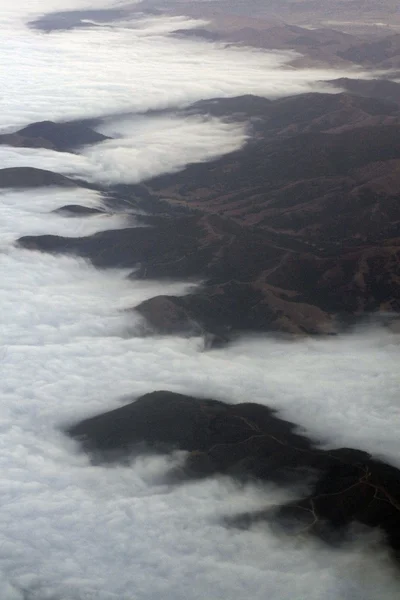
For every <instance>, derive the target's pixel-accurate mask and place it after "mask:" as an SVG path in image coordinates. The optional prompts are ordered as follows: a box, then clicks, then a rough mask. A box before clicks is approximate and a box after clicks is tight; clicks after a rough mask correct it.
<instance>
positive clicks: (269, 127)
mask: <svg viewBox="0 0 400 600" xmlns="http://www.w3.org/2000/svg"><path fill="white" fill-rule="evenodd" d="M207 4H208V5H209V6H208V9H204V10H206V11H207V10H208V11H210V10H211V11H212V5H213V3H212V2H210V3H207ZM271 4H274V3H271ZM299 4H302V7H303V12H302V15H303V20H304V19H305V17H304V6H305V4H307V6H308V10H309V11H310V14H311V12H312V11H313V10H314V8H315V7H316V3H315V2H307V3H299ZM338 4H342V3H338V2H336V3H333V4H332V19H334V18H335V15H336V14H337V6H338ZM367 4H368V3H367ZM351 5H352V6H353V8H354V6H355V5H358V3H357V2H355V3H351ZM235 6H236V9H237V11H238V10H239V9H240V6H242V7H243V6H244V5H243V4H242V3H240V2H237V3H235ZM277 6H278V5H277ZM368 6H370V12H371V14H374V15H375V12H378V11H377V10H376V11H375V9H374V7H373V5H372V4H370V5H369V4H368ZM282 7H286V9H287V10H289V9H290V7H293V3H288V2H283V3H282ZM170 10H171V11H172V12H173V10H174V9H173V6H172V7H171V8H170ZM243 10H245V8H243ZM347 10H349V11H350V12H351V10H352V9H351V7H350V8H348V9H347ZM106 12H107V15H105V14H103V12H102V11H94V12H90V14H88V13H81V12H79V11H78V12H76V13H55V14H53V15H50V16H46V18H45V19H38V20H37V21H36V22H35V23H33V24H32V26H33V27H36V28H39V29H44V30H45V31H53V30H54V29H63V28H71V27H79V26H80V23H81V19H82V18H83V17H85V18H93V19H96V20H100V21H102V20H103V17H104V21H107V20H110V14H109V11H106ZM294 12H295V13H296V11H294ZM188 14H190V11H189V10H188ZM192 14H193V11H192ZM279 14H281V13H279ZM125 16H126V12H124V11H122V12H121V11H119V10H116V11H113V15H112V18H115V19H116V20H118V19H120V18H123V17H125ZM194 16H200V14H198V15H196V14H194ZM267 16H268V15H267ZM267 16H266V17H265V19H266V18H267ZM268 18H270V22H269V25H268V27H267V26H266V22H265V21H264V22H263V23H259V26H257V24H256V23H255V22H254V21H255V19H254V21H253V22H250V20H249V19H247V21H246V23H245V26H243V25H244V23H243V18H242V17H241V18H240V19H238V21H237V24H235V22H234V21H235V19H234V18H233V17H232V16H231V17H230V19H227V17H224V18H222V17H221V18H219V17H216V23H217V24H218V23H219V25H218V26H217V25H215V24H214V26H213V27H210V28H204V29H198V30H193V31H191V32H190V35H197V36H198V35H200V36H202V37H206V38H208V39H214V40H222V41H226V42H234V43H237V42H242V43H250V41H251V44H252V45H254V46H257V47H263V48H269V47H270V48H281V49H289V48H290V49H293V48H294V49H296V50H298V51H300V52H301V53H302V54H303V55H304V56H305V57H306V58H305V59H304V60H306V61H315V62H314V64H315V63H317V62H322V63H324V62H327V63H329V64H338V65H340V64H346V65H348V64H352V65H364V66H366V67H377V68H383V67H385V65H386V66H388V65H389V66H391V67H395V66H396V64H397V61H398V57H399V56H400V54H399V48H400V46H399V45H398V35H397V34H393V35H391V36H389V37H388V38H387V39H384V40H382V39H379V40H375V39H370V38H368V39H364V38H362V36H361V37H359V36H356V35H354V33H351V34H349V33H344V32H338V31H335V30H333V29H326V28H325V29H322V28H317V29H306V27H305V26H306V25H307V23H306V22H304V23H302V26H299V25H298V24H291V25H287V24H285V23H281V22H280V21H279V18H278V17H273V15H269V16H268ZM371 19H372V17H371ZM228 21H229V23H228ZM371 22H372V21H371ZM238 23H240V25H241V27H238ZM228 25H229V26H228ZM364 33H365V32H364ZM176 35H188V33H187V32H178V33H177V34H176ZM367 37H368V36H367ZM296 60H297V59H296ZM301 60H303V59H301ZM300 62H301V61H300ZM300 62H299V63H298V64H300ZM399 64H400V63H399ZM330 84H331V85H332V86H333V88H335V90H333V89H332V93H309V94H302V95H297V96H291V97H286V98H283V99H278V100H268V99H265V98H259V97H255V96H242V97H236V98H215V99H213V100H207V101H201V102H198V103H196V104H193V105H191V106H188V107H186V108H184V109H181V110H179V111H178V110H177V111H175V114H179V116H182V117H185V116H188V115H189V116H190V115H202V116H203V117H204V118H205V119H207V118H209V117H210V116H213V117H218V118H222V119H224V120H226V121H228V122H237V121H240V122H242V123H245V124H246V125H247V130H248V141H247V143H246V144H245V145H244V146H243V147H242V148H241V149H240V150H237V151H235V152H232V153H230V154H227V155H225V156H223V157H221V158H219V159H215V160H213V161H211V162H208V163H200V164H191V165H189V166H187V167H186V168H184V169H183V170H181V171H180V172H178V173H171V174H165V175H162V176H159V177H156V178H152V179H149V180H147V181H144V182H142V183H141V184H139V185H122V184H121V185H110V186H108V187H107V186H103V187H100V186H96V188H95V189H97V190H100V191H101V192H103V195H104V208H101V209H97V208H87V207H83V206H80V205H79V204H69V205H66V206H64V207H61V209H58V210H60V211H62V212H63V213H64V214H67V215H68V216H71V217H73V216H74V215H80V216H87V218H90V217H91V216H92V215H93V214H97V213H98V212H103V211H104V212H107V210H109V211H114V210H118V211H119V212H122V213H123V212H124V211H125V212H126V215H127V222H126V226H125V228H123V229H117V230H110V231H101V232H99V233H95V234H93V235H88V236H84V237H70V238H69V237H63V236H58V235H39V236H37V235H30V236H24V237H21V238H20V239H19V240H18V242H17V243H18V244H19V245H20V246H21V247H23V248H26V249H29V250H32V251H40V252H51V253H65V254H74V255H79V256H81V257H84V258H85V259H87V260H89V261H91V263H92V264H93V265H94V266H96V267H98V268H101V269H111V268H116V267H119V268H124V269H128V270H129V271H130V274H129V277H131V278H132V279H138V278H142V279H153V280H157V281H160V280H180V281H182V280H186V281H188V282H192V283H193V286H192V288H191V291H190V293H187V294H186V295H184V296H172V295H166V294H162V295H159V296H156V297H154V298H150V299H148V300H146V301H144V302H142V303H140V304H139V305H138V306H132V307H131V308H130V309H128V313H131V312H133V311H135V312H136V313H139V314H140V315H141V316H142V317H143V318H144V320H145V321H147V323H148V325H149V330H146V334H148V333H149V332H150V334H151V333H153V332H154V333H157V334H162V335H169V334H181V335H185V336H190V335H196V336H200V335H202V336H203V337H204V339H205V346H206V349H209V348H215V347H218V346H222V345H224V344H227V343H229V341H230V340H231V339H232V337H234V336H236V335H240V334H241V333H243V332H253V333H254V332H273V333H274V334H280V335H282V334H283V335H287V336H289V335H290V336H293V335H319V336H323V335H334V334H336V333H337V332H339V331H341V330H342V329H343V328H345V327H348V326H349V325H352V324H354V323H355V322H357V321H358V320H360V319H363V318H368V317H369V316H370V315H374V314H376V315H382V314H383V315H386V316H387V318H388V319H389V322H390V320H391V318H393V320H394V319H397V318H398V315H399V312H400V208H399V202H400V192H399V189H400V84H398V83H396V82H395V81H389V80H385V79H371V80H368V81H367V80H365V81H364V80H357V79H351V78H341V79H337V80H334V81H331V82H330ZM338 89H340V90H342V91H341V92H340V93H333V92H334V91H335V92H337V91H338ZM93 127H94V126H93ZM93 127H92V126H91V124H90V123H88V122H78V121H76V122H65V123H53V122H50V121H44V122H40V123H33V124H31V125H29V126H28V127H25V128H23V129H21V130H19V131H17V132H14V133H4V134H3V135H1V136H0V144H3V145H8V146H14V147H27V148H48V149H51V150H54V151H58V152H65V151H69V152H75V151H78V150H79V148H80V147H82V146H84V145H87V144H96V143H99V142H102V141H104V140H106V139H108V138H107V137H106V136H104V135H102V134H99V133H98V132H96V130H95V128H93ZM52 185H57V186H63V187H70V188H73V187H77V186H83V187H92V188H94V187H95V186H93V185H91V184H89V183H88V182H85V181H81V180H76V179H71V178H68V177H65V176H63V175H60V174H58V173H53V172H51V171H46V170H42V169H35V168H30V167H18V168H6V169H1V170H0V187H2V188H30V187H40V186H52ZM128 206H129V210H128V208H127V207H128ZM133 210H135V211H136V212H137V215H136V222H135V226H132V225H131V224H130V223H129V219H128V215H131V214H132V211H133ZM132 400H133V401H132V402H131V403H129V404H127V405H125V406H121V407H119V408H117V409H115V410H112V411H109V412H107V413H103V414H99V415H97V416H94V417H91V418H88V419H85V420H81V421H79V422H77V423H76V422H75V423H68V424H67V426H66V427H65V428H64V433H66V434H67V435H69V436H71V437H72V438H74V439H75V440H76V441H77V443H79V444H80V447H81V448H83V449H84V450H85V451H86V452H87V453H88V454H89V455H90V456H91V458H92V461H93V463H94V464H99V463H102V462H107V461H109V462H112V461H121V460H122V461H128V462H129V461H131V460H132V459H134V458H135V457H136V456H138V455H139V454H142V453H172V452H175V451H177V450H178V451H181V452H182V453H183V454H182V456H183V458H182V460H181V462H180V464H179V466H177V467H174V468H173V469H172V470H171V471H170V472H168V473H166V474H165V478H166V480H167V481H168V482H169V483H171V484H182V483H184V482H187V481H190V480H193V479H198V478H206V477H210V476H213V475H225V476H229V477H232V478H234V479H236V480H238V481H241V482H243V481H244V482H248V481H252V482H257V483H260V482H267V481H268V482H271V481H272V482H274V483H277V484H279V485H282V486H286V487H288V488H289V487H290V490H291V492H293V489H296V490H298V498H297V499H296V500H293V501H290V502H287V503H286V504H281V505H278V506H274V507H272V508H271V507H269V508H268V509H267V508H266V509H265V510H261V511H258V512H254V513H252V512H249V513H245V514H238V515H236V516H235V517H234V518H230V519H227V521H226V522H227V524H229V525H234V526H248V525H251V524H252V523H254V522H255V521H260V520H266V521H269V522H273V523H275V524H279V526H280V527H282V528H283V529H284V530H285V531H286V532H291V533H293V532H294V533H296V534H297V533H304V532H307V533H310V534H316V535H318V536H320V537H321V538H323V539H324V540H327V541H330V542H335V543H336V542H338V541H340V540H345V539H346V535H347V532H348V530H349V528H350V526H353V525H354V524H355V523H356V524H359V525H362V526H368V527H372V528H376V529H378V530H380V531H381V533H382V534H383V536H384V538H385V539H386V541H387V542H388V544H389V545H390V546H391V548H392V550H393V553H394V555H395V556H396V558H397V559H398V558H399V550H400V534H399V525H400V500H399V497H400V472H399V470H398V469H396V468H395V467H394V466H392V465H390V464H387V463H385V462H383V461H380V460H378V459H377V458H375V457H373V456H371V455H369V454H368V453H366V452H364V451H361V450H358V449H356V448H342V447H340V448H330V449H326V447H324V446H323V444H324V440H313V439H310V438H309V437H306V436H305V435H304V432H302V431H300V430H298V428H297V427H296V426H295V425H294V424H293V423H290V422H288V421H286V420H284V419H282V418H281V417H280V416H279V414H278V413H276V412H275V411H274V410H273V409H270V408H269V407H267V406H262V405H259V404H255V403H251V402H245V403H240V404H229V403H225V402H222V401H220V400H214V399H208V398H206V399H204V398H197V397H192V396H188V395H182V394H177V393H174V392H169V391H156V392H152V393H149V394H146V395H144V396H141V397H139V398H133V399H132ZM294 486H295V487H294Z"/></svg>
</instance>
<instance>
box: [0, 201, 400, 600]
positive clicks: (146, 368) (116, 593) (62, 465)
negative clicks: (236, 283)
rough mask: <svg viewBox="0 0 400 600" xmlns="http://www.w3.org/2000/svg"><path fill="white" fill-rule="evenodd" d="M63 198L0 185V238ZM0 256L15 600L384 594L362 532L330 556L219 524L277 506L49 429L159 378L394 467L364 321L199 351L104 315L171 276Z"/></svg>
mask: <svg viewBox="0 0 400 600" xmlns="http://www.w3.org/2000/svg"><path fill="white" fill-rule="evenodd" d="M67 193H69V192H65V191H62V192H61V191H59V192H57V194H56V195H57V196H58V200H57V201H56V199H55V197H53V198H52V193H51V190H49V191H46V193H44V194H43V198H42V200H40V201H39V200H38V198H39V197H40V194H38V195H37V197H35V195H32V193H31V192H30V191H26V192H18V193H16V194H15V193H7V194H6V202H1V203H0V223H1V225H0V227H1V228H2V231H1V233H2V234H3V232H5V233H6V234H7V235H9V232H10V231H11V230H12V228H13V227H15V231H16V232H17V233H20V232H21V230H22V229H24V232H28V231H29V230H31V229H33V230H34V229H35V227H36V217H37V216H38V214H40V212H41V211H43V210H44V209H45V208H46V207H48V208H50V207H51V208H53V207H55V205H56V204H57V203H58V202H60V203H63V202H64V201H65V198H64V197H62V196H64V195H65V194H67ZM35 194H36V192H35ZM78 194H83V196H82V202H85V199H86V201H88V200H89V203H90V202H93V201H94V202H96V201H97V199H96V197H94V196H90V195H91V192H87V191H86V190H83V191H82V190H79V192H78ZM87 194H89V196H88V195H87ZM12 195H13V196H14V197H13V198H11V196H12ZM51 198H52V199H51ZM50 199H51V200H50ZM77 199H79V197H78V198H77ZM38 202H39V203H38ZM11 206H12V207H13V210H12V211H11V210H10V207H11ZM52 218H53V217H52ZM54 219H57V220H58V222H59V223H60V225H61V224H62V223H64V224H65V226H69V225H68V223H69V222H70V220H67V219H63V218H62V217H60V216H57V217H55V216H54ZM13 220H14V225H13V222H12V221H13ZM78 220H79V219H78ZM82 221H84V219H82ZM21 222H22V223H23V224H24V225H23V227H22V226H21V225H20V223H21ZM44 223H45V221H44ZM45 224H46V227H48V226H49V223H45ZM7 232H8V233H7ZM1 256H2V259H1V262H0V268H1V273H0V276H1V281H2V286H1V291H0V305H1V307H2V310H1V313H0V331H1V335H2V350H1V358H0V360H1V367H2V377H1V378H0V395H1V398H2V415H1V420H0V429H1V437H0V467H1V468H0V472H1V489H2V511H1V512H0V543H1V544H0V547H1V549H2V551H1V553H0V572H1V571H2V572H3V573H4V578H5V582H7V583H5V584H4V585H6V584H7V585H8V586H12V587H13V588H14V590H15V593H14V592H13V593H14V597H15V598H18V600H19V598H20V597H22V596H18V594H22V591H24V590H25V591H28V592H29V593H31V594H32V596H29V595H28V596H27V597H28V598H32V599H33V598H36V597H40V598H43V599H45V600H50V599H51V600H54V599H56V600H83V599H85V600H86V599H87V598H93V600H94V599H96V600H110V599H114V598H118V600H121V599H122V600H131V598H132V594H134V596H133V597H135V598H137V599H138V600H150V599H154V598H161V597H162V598H166V599H168V600H183V599H184V600H198V599H200V598H201V599H203V598H206V597H207V598H208V597H212V598H232V597H235V598H237V599H238V600H242V599H243V600H244V599H245V598H248V597H249V596H251V597H252V598H254V599H255V600H258V599H259V600H261V599H263V598H265V597H266V596H268V597H269V598H271V599H272V600H282V599H283V598H288V599H289V598H290V599H291V600H293V599H295V600H300V599H303V598H304V597H307V598H309V599H310V600H319V599H320V598H321V597H323V598H324V599H325V598H326V599H328V600H338V599H339V598H340V599H342V598H347V599H349V600H350V599H351V600H373V599H375V598H376V597H377V596H379V597H380V598H383V599H384V600H392V598H393V599H394V598H396V597H397V595H396V594H397V589H396V588H397V580H396V577H395V576H394V574H393V573H392V571H391V567H390V563H389V562H388V558H387V556H386V554H385V552H384V551H383V550H382V549H380V547H379V545H376V543H377V542H376V541H374V540H375V538H372V539H371V538H369V537H368V536H367V537H365V535H361V537H359V539H358V541H357V539H356V541H355V542H354V543H353V544H352V545H350V546H348V547H346V548H344V549H342V550H340V551H339V550H334V549H330V548H328V547H325V546H322V545H320V544H318V543H316V542H313V541H310V540H307V539H304V540H303V541H302V540H300V539H297V538H296V539H293V538H290V537H288V538H282V537H281V536H277V534H276V532H275V533H274V532H273V531H271V530H269V528H268V527H267V526H262V527H259V528H257V529H255V530H250V531H247V532H243V531H236V530H229V529H226V528H225V527H223V526H222V524H221V523H220V521H219V519H220V518H221V517H222V516H224V515H226V514H234V513H236V512H241V511H243V510H249V509H252V508H254V509H256V508H260V507H264V506H266V505H271V504H274V503H275V502H278V501H281V500H282V499H283V498H284V497H285V495H284V494H283V492H282V491H281V490H280V489H278V488H274V487H273V486H267V487H251V486H250V487H246V488H244V489H237V488H236V487H235V486H234V485H233V484H231V483H229V482H228V481H226V480H224V479H223V478H222V479H216V480H213V481H207V482H199V483H196V484H193V485H188V486H182V487H178V488H169V487H168V486H166V485H165V484H163V483H162V482H161V480H160V478H159V475H160V474H162V473H163V472H164V471H165V469H166V468H167V467H168V465H167V463H166V460H165V459H143V460H141V461H138V462H137V463H135V464H134V465H132V466H128V467H127V466H125V467H123V466H118V467H112V468H107V467H93V466H91V465H90V464H89V462H88V460H87V458H86V456H85V455H83V454H81V453H79V452H78V449H77V447H76V446H75V444H74V443H73V442H72V441H70V440H68V439H66V438H64V436H63V435H62V434H61V432H60V431H59V427H60V426H61V425H63V424H64V423H69V422H72V421H74V420H77V419H79V418H82V417H85V416H88V415H91V414H95V413H98V412H101V411H104V410H107V409H110V408H112V407H115V406H118V405H119V403H120V402H121V401H122V400H121V398H122V397H123V396H125V395H127V394H133V395H134V396H135V395H138V394H141V393H144V392H147V391H150V390H154V389H162V388H164V389H165V388H166V389H172V390H177V391H184V392H186V393H194V394H199V395H207V396H213V397H216V398H222V399H224V400H228V401H231V402H240V401H246V400H250V401H256V402H261V403H265V404H269V405H271V406H274V407H276V408H278V409H280V410H281V411H282V415H284V416H285V417H288V418H290V419H293V420H294V421H296V422H297V423H299V425H301V426H304V427H305V428H306V430H307V432H308V433H309V434H311V435H313V436H315V437H316V438H322V439H324V440H327V441H328V442H329V443H330V444H331V445H333V446H336V445H341V444H345V445H355V446H358V447H360V448H365V449H367V450H370V451H373V452H377V453H379V454H381V455H383V456H385V457H387V458H389V459H390V460H392V461H393V462H398V428H397V420H396V419H395V418H394V417H395V415H396V414H397V400H398V398H397V391H398V383H399V382H398V375H397V374H396V373H397V364H398V360H399V353H400V346H399V338H398V336H395V335H392V334H390V333H389V332H388V331H386V330H383V329H379V328H377V329H374V328H372V329H367V330H363V331H361V330H360V331H359V332H358V333H354V334H353V335H351V336H350V335H349V336H341V337H338V338H329V339H326V340H322V339H320V340H318V339H312V340H298V341H297V342H288V341H283V340H279V339H276V338H271V337H268V336H259V337H254V338H250V339H243V340H241V341H240V342H237V343H236V344H234V345H233V346H232V347H230V348H227V349H223V350H218V351H213V352H211V353H209V352H203V351H202V342H201V340H200V339H197V338H192V339H182V338H178V337H157V336H156V337H147V338H141V337H138V336H135V335H134V333H135V330H137V327H138V326H139V325H140V322H139V320H138V319H137V317H135V316H134V315H129V314H127V313H125V312H121V309H124V308H127V307H129V306H132V305H134V304H136V303H137V302H139V301H140V300H142V299H144V298H146V297H150V296H152V295H154V294H157V293H179V292H183V291H185V289H186V286H185V285H184V284H179V283H177V284H166V283H157V282H153V283H151V282H147V281H138V282H132V281H129V280H127V279H126V278H125V275H126V272H125V271H118V270H117V271H96V270H95V269H93V268H92V267H91V266H90V265H88V264H87V263H85V262H84V261H82V260H79V259H75V258H72V257H54V256H48V255H44V254H38V253H35V252H28V251H25V250H22V249H18V248H15V247H13V246H8V247H7V248H4V249H3V253H2V255H1ZM129 328H130V330H131V333H132V334H133V335H132V336H131V337H126V332H127V330H128V329H129ZM383 431H384V432H385V435H384V436H383V435H382V432H383ZM4 589H7V588H4ZM8 590H11V588H10V587H9V588H8ZM7 593H9V597H10V599H11V598H13V595H12V593H11V591H9V592H7ZM35 594H36V595H35ZM3 597H4V595H3Z"/></svg>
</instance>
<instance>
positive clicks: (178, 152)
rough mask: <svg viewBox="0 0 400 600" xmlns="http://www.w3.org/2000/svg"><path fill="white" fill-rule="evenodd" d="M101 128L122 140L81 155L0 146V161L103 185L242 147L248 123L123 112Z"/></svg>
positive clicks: (143, 176) (134, 180) (137, 178)
mask: <svg viewBox="0 0 400 600" xmlns="http://www.w3.org/2000/svg"><path fill="white" fill-rule="evenodd" d="M99 130H101V131H102V132H103V133H105V134H107V135H111V136H118V139H115V140H110V141H106V142H102V143H101V144H95V145H93V146H88V147H86V148H85V149H83V150H82V153H81V154H79V155H77V154H71V153H67V152H62V153H61V152H55V151H53V150H47V149H36V148H10V147H7V146H0V163H1V165H2V167H3V168H5V167H20V166H30V167H36V168H42V169H48V170H50V171H56V172H59V173H62V174H64V175H69V176H74V177H79V178H84V179H86V180H89V181H92V182H96V183H101V184H104V185H108V184H113V183H138V182H139V181H142V180H143V179H147V178H149V177H154V176H156V175H160V174H162V173H166V172H173V171H177V170H179V169H182V168H183V167H184V166H185V165H187V164H188V163H190V162H201V161H205V160H211V159H212V158H216V157H218V156H220V155H222V154H226V153H227V152H232V151H234V150H237V149H239V148H240V147H241V146H242V145H243V144H244V142H245V140H246V139H247V136H246V133H245V127H244V126H243V125H240V124H228V123H224V122H222V121H220V120H219V119H203V118H200V117H190V118H178V117H172V116H163V117H144V116H138V117H124V118H122V117H121V118H117V119H115V120H110V121H108V122H107V125H106V126H103V127H101V128H100V129H99ZM121 136H122V137H121Z"/></svg>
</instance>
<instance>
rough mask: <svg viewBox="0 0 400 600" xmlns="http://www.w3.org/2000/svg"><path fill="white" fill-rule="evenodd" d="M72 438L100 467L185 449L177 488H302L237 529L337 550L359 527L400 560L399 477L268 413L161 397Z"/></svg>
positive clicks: (80, 426)
mask: <svg viewBox="0 0 400 600" xmlns="http://www.w3.org/2000/svg"><path fill="white" fill-rule="evenodd" d="M67 432H68V433H69V435H71V436H72V437H74V438H76V439H77V440H79V441H80V443H81V444H82V446H83V448H84V449H85V450H86V451H87V452H89V453H90V454H91V456H92V458H93V460H94V462H95V463H97V462H99V461H100V462H101V461H112V460H125V459H127V458H129V457H132V456H135V455H137V454H140V453H143V452H164V453H165V452H171V451H173V450H177V449H179V450H185V451H186V452H187V454H186V456H185V458H184V461H183V463H182V464H181V465H180V466H178V467H174V468H173V469H172V471H171V472H170V473H168V474H166V476H167V477H168V479H169V481H171V482H175V483H178V482H182V481H185V480H188V479H189V480H190V479H193V478H202V477H209V476H211V475H215V474H225V475H230V476H232V477H234V478H236V479H239V480H241V481H249V480H250V481H251V480H253V481H254V480H255V481H257V480H261V481H274V482H276V483H278V484H280V485H293V484H296V485H297V486H303V488H304V490H305V492H304V496H300V497H299V498H298V499H297V500H294V501H292V502H290V503H288V504H284V505H282V506H274V507H272V508H271V507H269V508H268V509H265V510H261V511H258V512H255V513H246V514H239V515H237V516H235V517H234V518H232V517H231V518H230V519H229V520H228V521H227V522H229V523H230V524H231V525H235V526H248V525H251V524H252V523H254V522H255V521H260V520H269V521H273V522H278V523H280V524H281V526H282V527H284V528H285V529H286V530H287V531H290V532H291V533H292V534H294V533H295V534H296V533H300V532H302V533H308V534H315V535H319V536H321V537H322V538H323V539H325V540H328V541H335V542H336V543H337V541H339V540H340V539H345V534H346V529H347V528H348V526H349V525H350V524H351V523H354V522H357V523H361V524H363V525H368V526H370V527H376V528H379V529H380V530H382V532H383V533H384V534H385V537H386V539H387V541H388V543H389V544H390V545H391V547H392V548H393V550H394V551H395V553H396V555H397V554H398V552H399V550H400V537H399V526H400V503H399V502H398V497H399V493H400V472H399V471H398V470H397V469H395V468H394V467H392V466H390V465H388V464H385V463H383V462H380V461H377V460H374V459H373V458H372V457H371V456H370V455H369V454H368V453H366V452H361V451H359V450H355V449H352V448H336V449H331V450H322V449H321V448H319V447H318V445H317V443H316V442H313V441H312V440H310V439H308V438H307V437H305V436H304V435H302V434H301V433H300V432H297V431H296V428H295V425H294V424H293V423H289V422H287V421H284V420H282V419H281V418H279V417H278V416H277V415H276V414H275V413H274V411H273V410H271V409H269V408H268V407H266V406H262V405H259V404H253V403H242V404H236V405H231V404H226V403H224V402H220V401H217V400H212V399H205V398H194V397H191V396H186V395H182V394H176V393H173V392H168V391H158V392H153V393H149V394H145V395H144V396H142V397H140V398H138V399H136V400H134V401H133V402H131V403H130V404H127V405H125V406H122V407H120V408H117V409H115V410H113V411H110V412H108V413H104V414H101V415H98V416H95V417H91V418H89V419H86V420H84V421H81V422H79V423H76V424H73V425H71V426H69V427H68V429H67Z"/></svg>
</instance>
